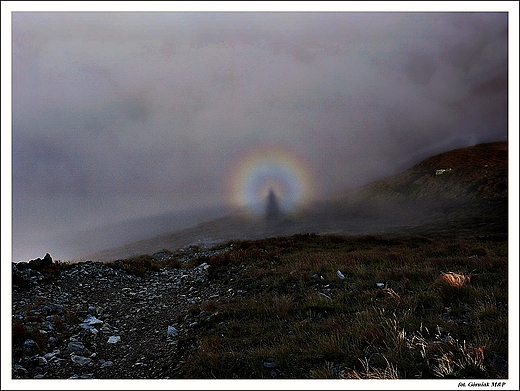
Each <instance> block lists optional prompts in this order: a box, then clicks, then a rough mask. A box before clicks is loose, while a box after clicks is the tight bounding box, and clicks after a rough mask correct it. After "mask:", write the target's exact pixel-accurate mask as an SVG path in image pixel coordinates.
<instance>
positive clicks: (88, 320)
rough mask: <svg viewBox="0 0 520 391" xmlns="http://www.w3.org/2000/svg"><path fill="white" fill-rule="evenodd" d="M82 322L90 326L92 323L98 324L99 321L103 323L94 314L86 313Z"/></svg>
mask: <svg viewBox="0 0 520 391" xmlns="http://www.w3.org/2000/svg"><path fill="white" fill-rule="evenodd" d="M83 323H84V324H88V325H90V326H92V325H94V324H100V323H103V321H102V320H99V319H98V318H96V317H95V316H93V315H88V316H87V317H86V318H85V320H84V321H83Z"/></svg>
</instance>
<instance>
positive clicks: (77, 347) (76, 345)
mask: <svg viewBox="0 0 520 391" xmlns="http://www.w3.org/2000/svg"><path fill="white" fill-rule="evenodd" d="M85 352H87V349H86V348H85V345H83V343H81V342H77V341H72V342H69V344H68V345H67V349H65V354H71V353H72V354H76V353H79V354H83V353H85Z"/></svg>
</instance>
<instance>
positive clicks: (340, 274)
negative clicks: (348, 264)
mask: <svg viewBox="0 0 520 391" xmlns="http://www.w3.org/2000/svg"><path fill="white" fill-rule="evenodd" d="M336 275H337V276H338V277H339V278H340V279H342V280H344V279H345V276H344V275H343V273H341V271H339V270H338V271H337V272H336Z"/></svg>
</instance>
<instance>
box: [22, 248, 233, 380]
mask: <svg viewBox="0 0 520 391" xmlns="http://www.w3.org/2000/svg"><path fill="white" fill-rule="evenodd" d="M220 251H222V250H220ZM210 253H211V251H209V250H201V249H191V250H190V249H187V250H184V254H185V255H184V257H183V258H181V261H180V262H181V265H169V266H164V267H161V268H160V269H158V270H156V271H153V270H148V271H146V273H145V275H144V276H139V275H136V274H135V273H129V272H128V271H127V270H124V269H121V268H120V269H118V268H117V267H114V265H112V266H111V265H109V264H107V263H102V262H91V261H86V262H81V263H77V264H72V265H68V267H61V268H60V271H59V272H57V273H54V274H53V275H52V276H49V273H48V271H47V270H46V269H49V268H51V267H52V266H49V265H48V264H45V262H42V260H39V259H38V260H37V261H30V262H28V263H27V262H25V263H18V264H15V263H13V282H14V284H13V297H12V302H13V312H12V314H13V315H12V316H13V347H12V351H13V361H12V378H13V379H33V378H36V379H74V378H80V379H92V378H93V379H125V378H132V379H139V378H147V379H164V378H174V377H175V373H176V369H178V368H179V366H181V365H182V362H183V361H182V360H183V355H184V354H185V352H186V351H187V350H189V349H190V348H191V347H192V345H193V342H194V338H193V336H194V333H196V330H197V328H198V327H199V323H201V322H203V321H204V319H205V318H211V317H212V316H214V315H215V314H213V313H212V312H211V310H208V311H207V312H206V311H201V312H200V313H197V316H196V318H195V317H194V316H192V314H190V311H189V309H190V307H193V306H194V305H197V304H199V305H200V303H203V302H209V301H212V300H214V301H218V300H226V299H227V298H230V297H232V296H234V295H240V294H241V291H237V290H235V289H233V287H232V286H231V284H232V281H233V276H230V278H228V279H225V280H222V281H228V283H227V284H226V283H225V282H224V283H222V284H221V283H215V282H214V281H212V282H211V283H210V282H209V281H208V277H207V276H208V272H209V268H210V266H209V265H208V264H207V263H200V262H199V264H198V265H197V266H193V267H186V266H187V263H188V262H189V261H190V260H191V259H193V258H199V259H200V257H204V256H208V255H212V254H210ZM170 256H171V255H170V254H161V253H158V254H154V257H155V259H157V262H164V260H165V259H166V260H167V258H168V257H170ZM49 258H50V257H47V258H44V260H47V261H49V260H50V262H52V259H49ZM183 262H184V265H182V263H183ZM42 263H43V264H42ZM115 266H117V263H116V265H115ZM236 272H237V273H239V272H240V271H239V270H236Z"/></svg>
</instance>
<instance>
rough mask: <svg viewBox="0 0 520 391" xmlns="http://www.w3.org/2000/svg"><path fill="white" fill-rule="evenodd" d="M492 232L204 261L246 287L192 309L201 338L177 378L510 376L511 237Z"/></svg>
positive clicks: (278, 241) (269, 246) (312, 240)
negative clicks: (222, 299) (484, 235)
mask: <svg viewBox="0 0 520 391" xmlns="http://www.w3.org/2000/svg"><path fill="white" fill-rule="evenodd" d="M488 239H489V238H487V239H484V238H475V237H467V238H460V237H459V238H451V239H449V238H425V237H403V238H392V239H388V238H382V237H367V236H364V237H348V238H347V237H340V236H330V235H327V236H318V235H296V236H290V237H280V238H271V239H266V240H259V241H243V242H237V243H235V244H234V246H232V248H233V250H229V251H226V252H224V253H222V254H220V255H216V256H213V257H210V258H202V259H199V260H196V261H194V262H195V263H197V262H208V263H209V264H210V265H212V266H211V268H210V271H211V274H210V277H211V278H212V280H213V281H222V279H227V280H230V279H233V281H234V283H233V285H234V288H235V289H236V290H237V291H238V292H240V295H239V296H237V297H236V298H235V299H232V300H229V301H227V302H218V301H212V302H206V303H204V304H202V305H198V306H194V307H193V308H192V309H191V310H190V314H191V317H192V319H190V320H189V321H196V322H198V324H199V330H198V331H197V337H196V342H195V343H194V345H193V350H191V351H190V352H189V353H187V354H186V356H185V357H184V358H183V360H185V363H184V364H183V365H182V366H181V367H180V368H178V370H177V371H175V372H174V373H172V374H171V376H172V377H181V378H211V377H217V378H273V377H279V378H438V377H441V378H449V377H457V378H504V377H507V372H506V371H507V369H506V367H505V366H504V365H505V361H504V360H505V359H506V358H507V352H508V344H507V340H508V339H507V319H508V316H507V302H508V297H507V284H508V281H507V242H506V241H503V240H500V239H496V240H488ZM227 248H228V249H229V248H230V247H229V246H228V247H227ZM338 270H339V271H340V272H341V273H342V275H343V276H344V279H342V278H340V277H339V276H338V273H337V272H338ZM377 283H381V284H384V285H383V286H380V287H379V286H377ZM264 362H269V363H270V364H266V365H271V366H273V365H274V368H270V367H269V368H268V367H266V366H264V364H263V363H264ZM273 363H274V364H273Z"/></svg>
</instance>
